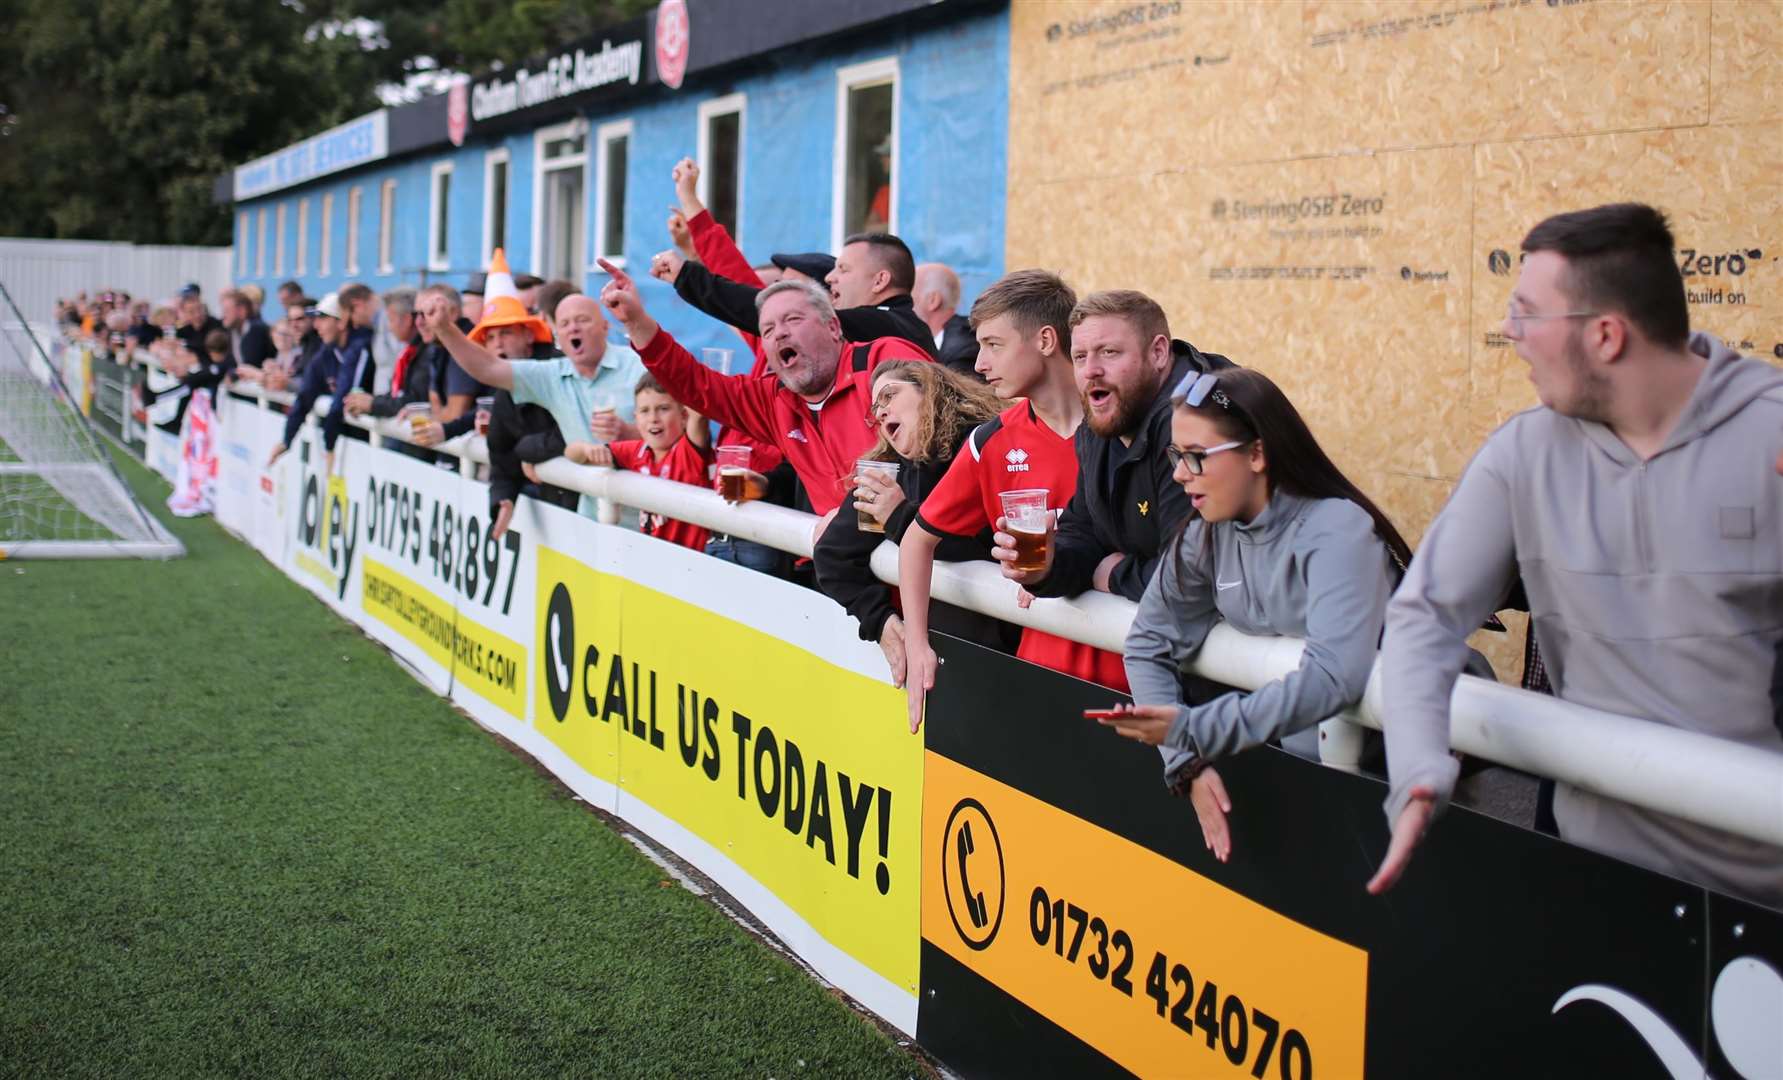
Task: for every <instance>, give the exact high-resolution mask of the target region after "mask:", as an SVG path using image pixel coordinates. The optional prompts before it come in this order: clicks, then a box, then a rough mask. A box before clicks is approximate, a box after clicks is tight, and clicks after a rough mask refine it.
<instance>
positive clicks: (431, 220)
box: [427, 161, 452, 270]
mask: <svg viewBox="0 0 1783 1080" xmlns="http://www.w3.org/2000/svg"><path fill="white" fill-rule="evenodd" d="M451 205H452V163H451V162H449V161H441V162H436V163H435V164H434V166H433V198H432V204H431V205H430V206H429V207H428V214H427V221H428V226H427V268H428V269H429V270H449V269H451V267H452V256H451V248H450V246H449V245H448V244H447V243H446V240H447V231H448V230H447V223H448V222H450V221H451V219H452V214H451Z"/></svg>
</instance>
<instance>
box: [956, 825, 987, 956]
mask: <svg viewBox="0 0 1783 1080" xmlns="http://www.w3.org/2000/svg"><path fill="white" fill-rule="evenodd" d="M954 848H955V850H957V851H958V852H959V857H960V891H961V892H963V893H965V894H966V914H967V915H969V916H970V917H971V919H972V925H973V926H976V927H978V928H979V929H980V930H982V929H984V928H985V926H987V925H989V923H990V921H991V917H990V913H989V912H988V911H987V910H986V904H985V902H984V893H982V892H977V891H975V890H974V889H973V888H972V879H971V878H969V877H967V876H966V856H968V855H970V854H972V851H973V845H972V823H971V822H970V821H966V822H961V823H960V831H959V833H958V834H957V838H956V839H955V841H954Z"/></svg>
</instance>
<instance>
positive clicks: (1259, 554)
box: [1125, 491, 1394, 771]
mask: <svg viewBox="0 0 1783 1080" xmlns="http://www.w3.org/2000/svg"><path fill="white" fill-rule="evenodd" d="M1209 530H1211V532H1212V538H1211V552H1208V550H1207V544H1208V539H1207V533H1208V531H1209ZM1393 577H1394V568H1393V556H1392V554H1391V553H1390V552H1389V551H1388V550H1387V545H1386V543H1385V542H1384V541H1382V540H1381V538H1380V537H1379V536H1377V535H1375V531H1374V519H1373V518H1371V517H1369V516H1368V512H1367V511H1365V510H1363V509H1362V508H1361V507H1360V506H1357V505H1356V504H1355V503H1353V502H1351V501H1349V500H1348V499H1305V498H1301V497H1300V496H1297V495H1289V494H1287V493H1285V492H1280V491H1278V492H1276V493H1275V494H1274V495H1273V496H1271V497H1270V500H1269V505H1268V507H1267V508H1265V509H1264V511H1263V512H1262V513H1261V514H1259V515H1257V517H1256V519H1255V520H1254V521H1252V522H1250V523H1249V524H1248V525H1244V524H1239V523H1238V522H1235V521H1221V522H1216V523H1214V524H1212V525H1208V524H1207V523H1206V522H1204V521H1202V520H1201V519H1200V518H1195V519H1192V520H1191V521H1190V522H1189V525H1188V528H1187V530H1186V531H1185V532H1184V533H1183V535H1182V542H1181V544H1180V545H1177V546H1175V547H1172V548H1166V549H1165V553H1164V557H1163V559H1162V560H1161V561H1160V563H1159V568H1158V572H1157V573H1156V574H1155V575H1153V577H1152V580H1151V584H1150V585H1148V586H1147V587H1146V590H1145V595H1144V596H1143V597H1142V598H1141V599H1140V601H1139V610H1138V612H1137V613H1136V614H1135V615H1134V617H1133V627H1132V629H1131V630H1129V631H1128V632H1127V644H1126V650H1125V654H1126V667H1127V681H1128V683H1129V684H1131V686H1132V691H1133V700H1134V701H1136V702H1138V703H1139V704H1141V705H1175V706H1177V714H1176V720H1175V721H1174V722H1173V723H1172V724H1171V725H1170V732H1169V734H1168V736H1166V738H1165V743H1164V751H1165V754H1164V756H1165V761H1166V762H1167V771H1168V770H1169V769H1173V768H1175V767H1176V766H1177V765H1178V764H1180V763H1181V762H1182V761H1183V760H1184V759H1185V757H1186V756H1197V755H1198V756H1204V757H1209V758H1218V757H1225V756H1227V755H1230V754H1235V753H1237V752H1239V751H1240V750H1244V749H1246V748H1248V747H1252V746H1257V745H1259V744H1261V743H1264V742H1268V741H1269V740H1270V739H1277V738H1280V737H1282V736H1283V735H1288V734H1291V733H1293V732H1296V731H1300V730H1303V729H1305V728H1309V727H1311V726H1313V725H1314V724H1317V723H1318V722H1319V721H1320V720H1323V719H1325V718H1326V717H1329V716H1332V715H1333V714H1335V713H1338V712H1341V711H1343V710H1344V709H1346V708H1348V707H1350V706H1351V705H1354V704H1355V703H1356V702H1358V701H1361V700H1362V692H1363V690H1364V689H1365V688H1366V687H1367V685H1368V675H1369V672H1370V670H1371V669H1372V668H1373V666H1374V658H1375V644H1376V642H1378V641H1380V637H1381V620H1382V619H1383V617H1384V614H1385V611H1386V606H1387V597H1388V596H1389V595H1391V594H1392V591H1393ZM1221 620H1224V621H1225V622H1227V623H1229V624H1231V626H1232V627H1233V629H1235V630H1241V631H1243V632H1244V633H1247V634H1262V635H1283V636H1294V637H1302V638H1305V639H1306V652H1305V653H1304V654H1303V655H1302V656H1301V659H1300V667H1299V668H1297V669H1296V670H1294V671H1293V672H1290V673H1289V674H1288V675H1286V676H1284V677H1282V678H1280V679H1277V680H1276V681H1274V682H1272V683H1269V684H1268V685H1266V686H1264V687H1262V688H1261V689H1259V690H1257V691H1255V692H1254V693H1248V694H1245V693H1234V694H1223V695H1221V696H1220V697H1217V698H1215V699H1213V700H1212V701H1209V702H1207V703H1206V704H1203V705H1197V706H1192V707H1191V706H1187V705H1184V704H1183V703H1182V695H1181V691H1180V689H1179V686H1178V682H1177V672H1178V671H1179V670H1181V668H1182V665H1183V664H1185V663H1187V662H1188V661H1189V660H1190V659H1191V658H1192V657H1193V656H1194V655H1195V654H1196V653H1197V652H1198V651H1199V650H1200V648H1201V645H1202V643H1203V642H1205V641H1206V640H1207V632H1208V631H1209V630H1211V629H1212V628H1213V626H1214V624H1215V623H1217V622H1220V621H1221ZM1171 751H1176V753H1172V752H1171Z"/></svg>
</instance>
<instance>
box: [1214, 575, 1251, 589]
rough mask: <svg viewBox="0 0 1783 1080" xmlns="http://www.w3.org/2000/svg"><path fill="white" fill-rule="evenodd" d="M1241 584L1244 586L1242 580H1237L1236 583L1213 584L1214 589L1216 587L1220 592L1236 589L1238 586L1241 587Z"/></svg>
mask: <svg viewBox="0 0 1783 1080" xmlns="http://www.w3.org/2000/svg"><path fill="white" fill-rule="evenodd" d="M1243 584H1244V579H1243V578H1239V579H1238V580H1237V581H1216V582H1214V585H1215V587H1217V588H1218V589H1219V590H1220V591H1221V592H1225V591H1226V590H1227V589H1236V588H1238V587H1239V586H1240V585H1243Z"/></svg>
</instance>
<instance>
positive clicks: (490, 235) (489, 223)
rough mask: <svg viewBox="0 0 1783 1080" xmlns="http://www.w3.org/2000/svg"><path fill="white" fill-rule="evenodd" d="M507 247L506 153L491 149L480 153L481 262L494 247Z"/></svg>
mask: <svg viewBox="0 0 1783 1080" xmlns="http://www.w3.org/2000/svg"><path fill="white" fill-rule="evenodd" d="M507 246H508V152H507V151H506V150H491V151H490V152H489V153H487V154H484V155H483V261H482V262H481V263H479V264H478V265H480V266H488V265H489V256H490V255H491V254H492V253H493V252H494V251H495V249H496V248H505V247H507Z"/></svg>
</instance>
